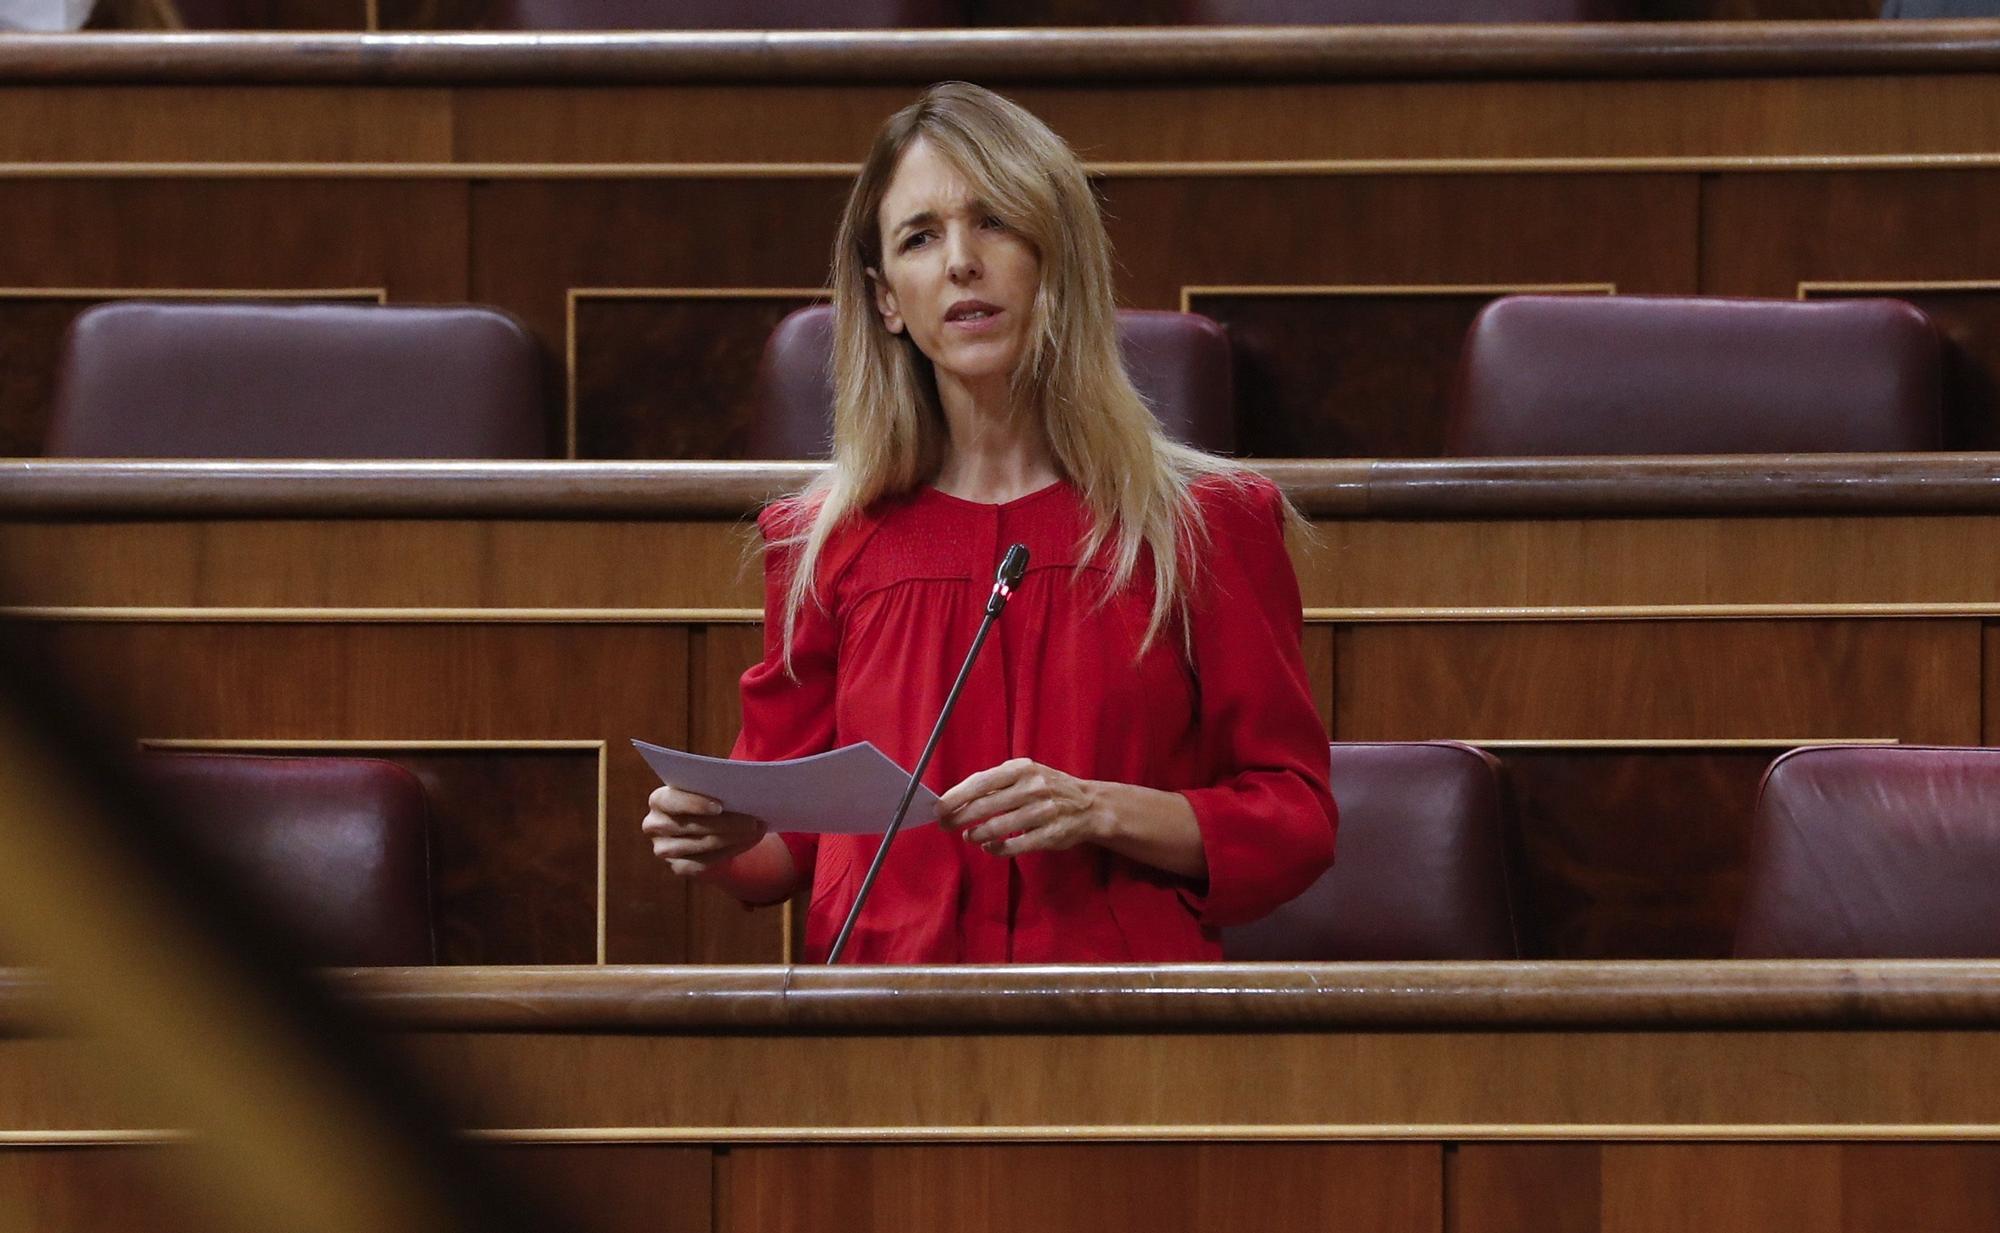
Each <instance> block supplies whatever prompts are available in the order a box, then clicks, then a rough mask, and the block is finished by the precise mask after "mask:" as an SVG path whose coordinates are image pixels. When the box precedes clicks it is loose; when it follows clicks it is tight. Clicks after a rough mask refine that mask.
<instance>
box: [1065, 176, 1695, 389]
mask: <svg viewBox="0 0 2000 1233" xmlns="http://www.w3.org/2000/svg"><path fill="white" fill-rule="evenodd" d="M1695 189H1696V183H1695V180H1694V178H1693V177H1690V176H1685V175H1680V176H1674V175H1479V176H1441V175H1431V176H1425V175H1380V176H1271V177H1247V176H1246V177H1235V176H1220V177H1215V178H1206V177H1189V176H1180V177H1170V176H1143V177H1133V178H1129V179H1128V178H1122V177H1121V178H1116V179H1106V180H1102V181H1100V191H1101V192H1102V194H1103V198H1104V210H1105V215H1106V223H1107V226H1108V229H1109V231H1110V233H1111V239H1112V243H1113V244H1114V245H1115V246H1116V249H1117V252H1118V255H1119V262H1120V265H1121V266H1122V269H1121V271H1120V274H1121V277H1120V280H1119V294H1120V295H1121V296H1122V297H1123V298H1124V299H1125V300H1126V301H1128V302H1129V303H1131V304H1133V305H1135V306H1137V307H1141V308H1178V307H1179V306H1180V298H1181V291H1182V288H1184V287H1194V288H1201V287H1243V286H1255V287H1272V288H1284V287H1305V288H1312V287H1352V288H1369V287H1375V288H1382V287H1394V288H1409V289H1418V290H1421V289H1424V288H1450V287H1463V286H1495V285H1497V286H1524V285H1535V286H1540V285H1547V284H1554V283H1588V284H1606V283H1608V284H1611V285H1614V286H1616V287H1617V288H1618V289H1619V290H1621V291H1633V292H1642V291H1650V292H1686V291H1693V290H1694V289H1695V286H1696V283H1695V278H1696V270H1697V264H1696V260H1695V249H1694V244H1695V238H1696V231H1695V227H1696V221H1697V213H1696V205H1697V203H1696V195H1695ZM1302 227H1303V228H1305V229H1306V230H1304V231H1303V232H1302V231H1301V228H1302ZM1277 237H1282V238H1277ZM1218 294H1219V293H1218ZM1398 304H1399V306H1400V307H1399V310H1403V309H1406V308H1407V306H1401V302H1400V301H1398ZM1432 328H1433V329H1434V328H1436V327H1435V326H1433V327H1432ZM1360 341H1362V342H1363V343H1366V342H1367V340H1366V339H1365V338H1364V339H1362V340H1360ZM1358 392H1360V391H1357V393H1358Z"/></svg>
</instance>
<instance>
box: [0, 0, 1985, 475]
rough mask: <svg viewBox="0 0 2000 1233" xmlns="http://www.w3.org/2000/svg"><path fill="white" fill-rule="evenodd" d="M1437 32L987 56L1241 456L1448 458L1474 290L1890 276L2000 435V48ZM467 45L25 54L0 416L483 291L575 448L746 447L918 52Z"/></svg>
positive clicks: (1962, 421)
mask: <svg viewBox="0 0 2000 1233" xmlns="http://www.w3.org/2000/svg"><path fill="white" fill-rule="evenodd" d="M1801 28H1803V29H1806V30H1810V29H1811V27H1809V26H1807V27H1797V26H1793V27H1782V28H1781V29H1783V30H1790V31H1797V30H1799V29H1801ZM1884 28H1886V24H1885V27H1884ZM1657 29H1661V28H1655V27H1647V26H1633V27H1631V30H1632V31H1633V33H1632V34H1631V35H1629V36H1626V37H1627V41H1628V42H1629V43H1630V48H1628V50H1630V49H1644V48H1645V47H1646V46H1649V44H1647V43H1646V40H1647V39H1653V40H1661V41H1663V45H1664V44H1671V42H1672V40H1671V38H1669V36H1667V35H1663V34H1659V33H1655V32H1654V31H1656V30H1657ZM1843 29H1846V28H1845V27H1843ZM1875 29H1876V27H1872V26H1870V27H1865V28H1864V29H1863V30H1862V31H1861V33H1858V34H1853V35H1850V36H1846V37H1848V38H1849V39H1850V41H1857V40H1858V41H1859V42H1861V43H1866V42H1868V40H1867V39H1866V38H1864V37H1863V36H1864V35H1867V34H1868V33H1869V32H1871V31H1874V30H1875ZM1131 37H1133V38H1135V39H1142V38H1147V37H1153V36H1150V35H1146V36H1141V35H1132V36H1131ZM1415 37H1416V36H1412V38H1413V39H1415ZM1773 37H1774V38H1776V37H1778V36H1773ZM1787 37H1796V38H1803V37H1804V36H1802V35H1792V36H1787ZM1875 41H1881V40H1879V39H1878V40H1875ZM1779 45H1782V43H1780V44H1779ZM1422 50H1423V45H1422V44H1421V43H1420V42H1415V41H1413V42H1412V43H1411V45H1410V48H1408V49H1405V51H1404V52H1399V53H1398V54H1403V55H1404V56H1405V59H1406V60H1407V61H1408V63H1404V62H1402V61H1393V60H1391V61H1385V64H1384V66H1380V67H1379V69H1378V68H1371V69H1370V72H1371V73H1373V72H1378V71H1379V73H1380V74H1381V75H1380V76H1379V77H1370V78H1367V79H1352V78H1341V79H1332V80H1302V81H1278V82H1270V81H1263V80H1257V79H1252V78H1248V77H1246V78H1245V79H1243V80H1240V81H1227V80H1224V81H1216V80H1207V79H1192V80H1190V79H1186V78H1185V74H1187V73H1191V72H1193V71H1194V70H1184V69H1181V68H1175V69H1174V70H1172V72H1173V73H1179V74H1183V78H1182V79H1174V78H1173V77H1172V76H1171V75H1169V78H1168V79H1167V80H1136V81H1120V82H1118V83H1117V84H1115V85H1113V86H1110V87H1107V88H1089V87H1083V86H1079V85H1077V84H1076V82H1075V81H1074V80H1062V79H1060V77H1056V78H1051V77H1050V76H1049V75H1048V74H1047V73H1046V72H1044V73H1043V75H1042V76H1041V77H1037V78H1032V79H1028V80H1014V81H1010V80H1008V76H1007V74H1008V73H1014V74H1016V75H1017V76H1018V75H1019V74H1020V73H1022V72H1025V71H1027V70H1024V69H1020V68H1018V67H1013V68H1009V69H1007V70H1006V72H1000V71H998V70H996V71H995V73H994V74H992V75H990V77H991V79H993V80H995V81H996V84H999V85H1001V86H1002V87H1003V88H1005V89H1007V90H1008V91H1009V92H1010V93H1012V94H1014V95H1015V96H1016V97H1018V98H1020V99H1021V100H1022V101H1023V102H1024V103H1026V104H1027V105H1029V106H1031V107H1032V108H1034V109H1035V110H1037V111H1038V112H1039V113H1040V114H1043V115H1044V116H1046V117H1047V118H1048V119H1049V120H1050V122H1051V123H1052V124H1053V125H1054V126H1055V127H1056V128H1057V129H1058V130H1059V131H1060V132H1062V133H1064V134H1065V135H1066V136H1067V137H1068V138H1069V139H1070V140H1071V141H1072V142H1073V143H1074V144H1075V145H1076V146H1077V148H1078V149H1079V151H1080V152H1081V153H1082V154H1083V155H1084V157H1085V158H1086V159H1087V160H1088V161H1089V163H1090V164H1091V166H1092V168H1093V170H1094V172H1095V174H1096V182H1097V185H1098V188H1099V192H1100V194H1101V197H1102V200H1103V203H1104V207H1105V211H1106V214H1107V217H1108V220H1109V225H1110V229H1111V234H1112V237H1113V240H1114V243H1115V245H1116V249H1117V253H1118V263H1119V268H1118V275H1119V292H1120V296H1121V299H1122V301H1123V302H1124V303H1126V304H1128V305H1131V306H1134V307H1141V308H1166V309H1172V308H1190V309H1193V310H1195V311H1199V312H1205V313H1208V314H1209V315H1211V316H1214V317H1215V318H1217V319H1218V320H1220V321H1222V322H1223V323H1224V324H1225V325H1226V326H1227V327H1228V329H1229V331H1230V335H1231V337H1232V339H1233V342H1234V346H1235V349H1236V353H1237V361H1238V366H1239V383H1238V385H1239V388H1238V394H1239V397H1238V409H1237V414H1238V419H1239V432H1238V439H1239V441H1240V442H1241V443H1242V448H1243V450H1244V452H1245V453H1247V454H1250V455H1252V456H1264V457H1335V456H1339V457H1423V456H1433V455H1435V454H1437V453H1438V452H1439V451H1440V449H1441V447H1442V433H1443V422H1444V414H1445V406H1446V400H1447V398H1448V393H1449V386H1450V382H1451V376H1452V369H1453V364H1454V362H1455V359H1456V356H1457V353H1458V349H1459V345H1460V342H1461V340H1462V337H1463V335H1464V331H1465V328H1466V325H1467V324H1468V322H1469V321H1470V320H1471V318H1472V316H1473V315H1474V314H1475V313H1476V312H1477V310H1478V309H1479V307H1480V306H1481V305H1483V304H1484V303H1486V302H1488V301H1490V300H1491V299H1492V298H1494V297H1495V296H1497V295H1500V294H1504V293H1506V292H1509V291H1522V290H1547V291H1561V292H1569V293H1575V294H1603V293H1606V292H1619V293H1637V294H1646V293H1660V294H1691V293H1709V294H1718V295H1743V296H1766V297H1777V298H1783V299H1794V298H1807V297H1824V296H1839V295H1876V294H1882V295H1901V296H1905V297H1907V298H1910V299H1912V300H1914V301H1915V302H1917V303H1918V304H1919V305H1921V306H1922V307H1923V308H1925V309H1926V310H1927V311H1928V312H1930V313H1931V314H1932V315H1933V316H1934V317H1935V318H1936V320H1937V321H1938V322H1939V324H1940V326H1941V328H1942V329H1943V330H1944V332H1945V334H1946V335H1947V336H1948V339H1949V343H1950V354H1949V356H1948V363H1949V366H1950V374H1949V375H1950V380H1949V382H1948V385H1949V388H1948V393H1947V401H1948V406H1949V414H1950V426H1949V433H1948V440H1949V444H1951V445H1952V446H1954V447H1959V448H1987V447H1990V446H1992V445H1993V444H1994V443H1996V442H2000V394H1996V389H2000V386H1996V378H1995V375H1994V374H1996V373H2000V253H1996V252H1994V251H1992V250H1993V247H1994V242H1993V241H1992V239H1991V228H1987V227H1983V226H1982V220H1983V219H1984V218H1985V217H1987V216H1988V215H1989V214H1991V212H1992V210H1993V207H1994V206H1995V204H1996V197H2000V152H1996V151H2000V129H1996V127H1995V126H1994V124H1993V123H1992V121H1991V117H1992V116H1994V115H2000V94H1996V92H1995V87H1994V86H1993V85H1992V81H1993V79H1992V78H1990V77H1988V76H1985V75H1981V74H1976V73H1961V74H1950V73H1940V72H1936V71H1932V70H1931V69H1929V68H1926V69H1925V70H1924V71H1922V72H1916V71H1911V72H1906V73H1897V72H1894V71H1883V72H1877V73H1872V74H1863V73H1858V72H1846V71H1844V72H1840V73H1831V72H1829V73H1821V72H1819V71H1817V70H1816V69H1811V70H1810V71H1809V67H1808V66H1809V65H1810V63H1811V62H1810V60H1809V58H1808V57H1807V56H1806V54H1805V53H1804V52H1801V53H1800V61H1799V63H1800V67H1799V68H1798V69H1797V70H1796V71H1794V72H1793V73H1792V74H1791V75H1786V73H1785V72H1783V71H1782V70H1774V71H1773V75H1771V76H1767V77H1750V76H1739V75H1733V74H1721V75H1717V74H1713V73H1705V75H1704V74H1696V73H1694V72H1693V71H1692V70H1690V71H1689V73H1688V75H1685V76H1678V77H1676V76H1671V75H1657V76H1655V75H1642V74H1641V72H1640V71H1639V70H1638V69H1624V68H1619V67H1616V66H1613V67H1605V68H1603V69H1602V72H1601V74H1600V75H1596V76H1587V77H1584V78H1582V79H1570V78H1562V77H1556V76H1547V77H1537V76H1533V75H1523V76H1521V77H1518V78H1509V77H1497V78H1491V79H1471V80H1465V79H1448V80H1422V79H1420V78H1419V76H1418V74H1419V73H1420V72H1421V71H1422V70H1421V65H1422V64H1423V63H1424V61H1423V60H1422V59H1421V57H1420V55H1419V52H1421V51H1422ZM1661 54H1662V55H1663V56H1666V55H1670V54H1671V53H1669V52H1665V51H1663V52H1662V53H1661ZM1827 54H1833V53H1832V52H1830V51H1829V52H1828V53H1827ZM940 56H941V58H940V59H939V61H938V63H937V64H935V65H929V64H926V65H923V66H920V68H921V71H924V72H926V73H928V72H933V71H934V72H936V73H938V74H940V75H951V73H952V69H953V62H952V61H951V60H950V59H949V58H948V57H943V56H942V53H940ZM586 63H587V62H586ZM467 64H468V65H469V66H471V67H468V68H466V69H465V70H463V72H464V73H465V74H466V75H467V80H464V81H460V82H453V81H452V80H451V79H450V78H449V77H446V78H445V79H443V80H442V81H440V80H437V79H436V78H435V74H433V75H432V76H428V77H423V78H421V79H418V80H415V81H412V82H410V83H409V84H404V85H386V86H385V85H380V84H368V83H365V82H363V81H360V80H356V81H354V82H351V83H340V84H306V83H296V82H294V83H285V82H283V81H278V82H275V83H274V82H271V81H269V80H265V79H258V80H245V79H244V78H243V74H244V73H247V72H249V70H248V69H245V70H242V71H241V72H239V73H238V75H237V76H236V77H228V76H224V77H223V78H220V79H218V80H216V81H214V82H211V83H208V84H178V85H176V84H158V85H147V84H142V83H121V82H102V81H96V82H74V83H56V84H41V85H35V84H16V85H10V84H8V79H7V77H6V70H7V66H6V64H5V63H4V58H0V451H4V452H5V453H9V454H13V455H16V456H21V455H30V454H33V453H35V452H36V451H37V450H38V449H39V448H40V446H39V443H40V442H41V440H42V439H43V437H44V434H45V432H46V426H47V408H48V401H49V398H50V395H51V388H52V381H53V375H52V374H53V373H54V371H55V368H56V364H57V356H58V348H59V341H60V337H61V332H62V329H63V328H64V326H65V325H66V324H67V322H68V321H69V320H70V319H71V318H72V317H73V316H74V314H75V313H76V312H77V311H80V309H81V308H82V307H83V306H85V305H87V304H89V303H92V302H96V301H99V300H103V299H107V298H118V297H124V296H133V295H146V296H168V297H188V296H197V297H213V296H251V297H269V296H285V297H296V298H340V299H352V298H361V299H379V300H383V301H386V302H389V303H436V302H455V301H467V300H471V301H477V302H482V303H489V304H494V305H498V306H500V307H502V308H505V309H507V310H509V311H511V312H513V313H515V314H517V315H518V316H519V317H520V318H521V319H522V320H523V321H524V322H526V323H527V325H528V326H529V328H530V329H531V330H532V331H533V333H534V334H535V336H536V337H537V338H538V339H539V340H540V341H541V344H542V347H543V349H544V351H545V352H546V354H547V357H548V359H549V362H550V363H549V368H550V371H551V373H552V374H554V375H553V376H552V377H551V380H550V384H549V389H548V391H547V393H548V396H549V401H550V413H549V414H550V419H551V424H550V430H551V431H550V439H551V440H552V441H556V442H561V443H563V446H564V452H566V453H569V454H570V455H572V456H574V457H579V458H605V459H642V458H662V459H678V458H731V457H740V456H741V454H742V452H743V450H744V449H745V440H746V437H745V433H746V424H747V418H748V416H749V414H750V405H749V395H750V386H751V379H752V375H753V373H754V370H755V366H756V362H757V357H758V354H759V350H760V348H761V345H762V342H763V339H764V337H765V335H766V334H767V333H768V331H769V329H770V327H771V325H772V324H773V323H774V322H775V321H776V320H777V319H778V318H779V317H780V316H782V315H783V314H784V313H785V312H787V311H790V310H791V309H793V308H795V307H798V306H800V305H802V304H806V303H809V302H812V301H813V300H814V299H815V298H817V297H818V296H819V295H820V294H821V292H820V290H819V289H820V288H821V287H822V286H823V284H824V280H825V276H826V267H827V254H828V251H829V248H830V245H831V243H832V232H833V224H834V218H835V215H836V213H837V212H838V209H839V206H840V203H841V201H842V199H843V197H844V195H845V192H846V187H847V183H848V179H849V177H850V175H851V171H852V166H853V163H854V160H855V159H857V158H858V157H859V156H860V154H861V152H862V151H863V150H864V149H865V147H866V142H867V139H868V135H869V133H870V132H871V131H872V129H873V127H874V126H875V125H876V124H877V123H878V122H879V121H880V119H881V118H882V117H883V116H885V115H886V114H888V113H889V112H890V111H892V110H893V109H894V108H895V107H897V106H899V105H901V104H902V103H903V102H905V101H907V99H908V98H909V97H910V95H911V93H912V92H913V90H914V89H915V88H916V82H914V81H913V82H911V83H910V84H906V85H882V84H873V83H870V82H867V81H859V82H838V83H827V82H808V81H795V80H790V79H787V78H783V77H775V78H773V79H770V80H763V81H754V82H747V83H746V82H727V83H718V84H701V83H698V82H685V81H682V82H666V83H661V82H646V81H640V82H637V83H630V82H624V81H622V80H621V82H620V84H604V85H597V86H584V85H575V84H566V83H565V82H563V81H554V82H522V83H518V84H506V83H501V84H493V83H490V82H489V81H487V80H486V79H485V78H484V77H478V76H475V75H474V74H475V70H476V69H477V65H476V63H475V62H474V61H470V60H469V61H467ZM958 67H960V68H962V69H966V70H968V71H970V70H971V69H973V68H975V67H976V66H973V65H960V66H958ZM1251 67H1252V68H1254V67H1256V66H1254V65H1252V66H1251ZM1670 67H1671V66H1670ZM271 71H272V72H280V71H292V70H286V69H281V68H280V69H273V70H271ZM426 71H427V72H428V71H429V70H426ZM581 71H583V70H579V72H581ZM662 71H663V72H665V70H662ZM899 71H900V70H899ZM1273 71H1275V70H1273ZM1399 73H1400V74H1402V76H1398V75H1397V74H1399ZM1621 73H1622V74H1623V75H1621ZM427 83H428V84H427ZM1609 117H1615V122H1612V121H1610V120H1609V119H1608V118H1609Z"/></svg>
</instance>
